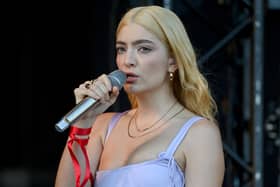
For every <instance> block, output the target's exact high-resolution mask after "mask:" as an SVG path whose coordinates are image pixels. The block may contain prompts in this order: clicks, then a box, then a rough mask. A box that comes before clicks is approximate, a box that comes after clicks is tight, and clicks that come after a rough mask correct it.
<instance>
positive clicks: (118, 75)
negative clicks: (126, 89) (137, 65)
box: [108, 70, 126, 90]
mask: <svg viewBox="0 0 280 187" xmlns="http://www.w3.org/2000/svg"><path fill="white" fill-rule="evenodd" d="M108 78H109V79H110V81H111V84H112V86H116V87H118V89H119V90H120V89H121V88H122V87H123V85H124V83H125V81H126V74H125V73H124V72H122V71H121V70H115V71H113V72H111V73H110V74H109V75H108Z"/></svg>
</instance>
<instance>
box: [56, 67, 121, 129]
mask: <svg viewBox="0 0 280 187" xmlns="http://www.w3.org/2000/svg"><path fill="white" fill-rule="evenodd" d="M125 81H126V75H125V73H124V72H122V71H120V70H115V71H113V72H111V73H110V74H109V75H105V74H103V75H101V76H99V77H98V78H97V79H95V80H94V81H86V82H85V83H84V84H81V85H80V86H79V88H76V89H75V90H74V94H75V98H76V103H77V105H76V106H75V107H74V108H73V109H72V110H71V111H70V112H68V113H67V114H66V115H65V116H64V117H63V118H62V119H61V120H60V121H59V122H58V123H57V124H56V125H55V128H56V130H57V131H59V132H63V131H64V130H66V129H67V128H68V127H69V126H70V125H72V124H73V123H74V122H76V121H77V120H78V119H81V120H83V121H89V122H88V125H90V121H91V120H90V119H91V118H93V117H94V116H96V115H98V114H100V113H102V112H104V111H105V110H106V109H107V108H109V107H110V106H111V105H112V104H113V103H114V102H115V101H116V99H117V97H118V95H119V90H120V89H121V88H122V86H123V84H124V83H125ZM85 128H86V127H85Z"/></svg>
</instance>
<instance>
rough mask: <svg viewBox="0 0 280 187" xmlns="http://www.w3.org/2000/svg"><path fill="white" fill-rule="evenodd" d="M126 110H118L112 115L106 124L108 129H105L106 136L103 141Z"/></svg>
mask: <svg viewBox="0 0 280 187" xmlns="http://www.w3.org/2000/svg"><path fill="white" fill-rule="evenodd" d="M126 113H127V111H125V112H118V113H116V114H114V115H113V117H112V119H111V121H110V123H109V125H108V129H107V133H106V137H105V142H106V141H107V139H108V137H109V135H110V133H111V131H112V129H113V128H114V127H115V126H116V124H117V123H118V121H119V120H120V118H121V117H122V116H123V115H124V114H126Z"/></svg>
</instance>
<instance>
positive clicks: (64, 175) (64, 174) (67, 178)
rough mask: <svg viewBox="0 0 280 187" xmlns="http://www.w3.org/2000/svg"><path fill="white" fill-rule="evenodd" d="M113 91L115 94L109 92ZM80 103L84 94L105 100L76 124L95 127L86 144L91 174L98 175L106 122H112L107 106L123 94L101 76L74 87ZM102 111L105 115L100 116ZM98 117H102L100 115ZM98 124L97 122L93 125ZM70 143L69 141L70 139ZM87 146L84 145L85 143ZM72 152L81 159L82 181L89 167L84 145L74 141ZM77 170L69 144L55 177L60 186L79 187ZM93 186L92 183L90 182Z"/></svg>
mask: <svg viewBox="0 0 280 187" xmlns="http://www.w3.org/2000/svg"><path fill="white" fill-rule="evenodd" d="M110 91H111V94H109V92H110ZM74 93H75V98H76V103H79V102H80V101H81V100H82V99H83V98H84V97H87V96H89V97H92V98H95V99H98V100H99V101H100V103H101V105H100V106H98V107H97V108H94V109H93V110H90V111H87V112H86V113H85V114H84V115H83V116H82V117H81V119H79V120H78V121H77V122H76V123H75V124H74V125H75V127H77V128H79V129H83V128H91V126H92V129H91V134H90V135H89V141H88V144H87V145H85V146H86V147H85V148H86V154H87V156H88V161H89V165H90V166H89V167H90V170H91V173H92V174H93V175H94V174H95V172H96V170H97V167H98V163H99V158H100V155H101V153H102V150H103V140H104V135H105V133H106V129H107V126H106V124H108V123H109V120H110V119H111V117H112V113H108V114H101V113H103V112H104V111H105V110H106V109H107V108H109V107H110V106H111V105H112V104H113V103H114V102H115V101H116V99H117V96H118V94H119V90H118V88H117V87H113V88H112V85H111V82H110V80H109V79H108V77H107V76H106V75H101V76H100V77H99V78H98V79H96V81H94V82H93V81H86V82H85V83H84V84H81V85H80V86H79V88H76V89H75V90H74ZM99 114H101V115H99ZM97 116H98V117H97ZM93 123H94V125H92V124H93ZM75 136H76V137H78V138H79V139H84V138H88V135H87V136H79V135H75ZM67 142H68V141H67ZM83 147H84V146H83ZM71 148H72V151H73V154H74V155H75V157H76V158H77V160H78V162H79V165H80V166H79V168H80V171H81V176H80V183H82V181H83V179H84V176H85V168H86V165H85V163H86V159H85V156H84V154H83V152H82V149H81V147H80V146H79V144H78V143H77V142H76V141H74V142H73V144H72V146H71ZM75 181H76V177H75V172H74V167H73V161H72V158H71V155H70V152H69V150H68V147H67V144H66V146H65V148H64V151H63V154H62V157H61V160H60V163H59V167H58V171H57V176H56V180H55V186H56V187H71V186H73V187H75V186H76V185H75V183H76V182H75ZM87 185H89V182H87Z"/></svg>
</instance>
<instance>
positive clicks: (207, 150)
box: [184, 120, 225, 187]
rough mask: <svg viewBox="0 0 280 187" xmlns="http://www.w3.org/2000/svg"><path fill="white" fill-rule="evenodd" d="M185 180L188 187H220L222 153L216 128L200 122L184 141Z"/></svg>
mask: <svg viewBox="0 0 280 187" xmlns="http://www.w3.org/2000/svg"><path fill="white" fill-rule="evenodd" d="M184 148H185V156H186V168H185V178H186V186H188V187H205V186H207V187H221V186H222V183H223V178H224V170H225V166H224V153H223V146H222V141H221V136H220V132H219V129H218V127H217V126H216V125H215V124H213V123H211V122H209V121H207V120H200V121H198V122H197V124H195V125H193V126H192V127H191V129H190V130H189V133H188V135H187V137H186V139H185V147H184Z"/></svg>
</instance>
